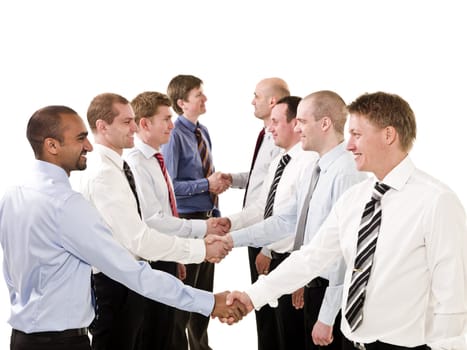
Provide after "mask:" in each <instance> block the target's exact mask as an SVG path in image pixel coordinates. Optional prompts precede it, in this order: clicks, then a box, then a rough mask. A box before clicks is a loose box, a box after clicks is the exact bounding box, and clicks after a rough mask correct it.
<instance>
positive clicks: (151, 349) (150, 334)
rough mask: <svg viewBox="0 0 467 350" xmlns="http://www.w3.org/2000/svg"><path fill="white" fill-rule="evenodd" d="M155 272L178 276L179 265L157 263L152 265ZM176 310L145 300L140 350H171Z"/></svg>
mask: <svg viewBox="0 0 467 350" xmlns="http://www.w3.org/2000/svg"><path fill="white" fill-rule="evenodd" d="M150 265H151V267H152V268H153V269H155V270H160V271H165V272H167V273H170V274H171V275H173V276H176V275H177V263H174V262H166V261H155V262H151V263H150ZM175 310H176V309H175V308H173V307H170V306H168V305H165V304H162V303H159V302H157V301H154V300H152V299H148V298H144V320H143V325H142V327H141V332H140V334H139V337H138V341H137V346H136V349H138V350H166V349H170V346H171V342H172V334H173V328H174V323H175Z"/></svg>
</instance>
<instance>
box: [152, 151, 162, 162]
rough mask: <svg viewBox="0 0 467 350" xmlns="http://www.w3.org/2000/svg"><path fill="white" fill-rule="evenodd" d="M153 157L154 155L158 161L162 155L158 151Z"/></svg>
mask: <svg viewBox="0 0 467 350" xmlns="http://www.w3.org/2000/svg"><path fill="white" fill-rule="evenodd" d="M154 157H156V158H157V160H158V161H163V160H164V157H163V156H162V154H161V153H160V152H157V153H156V154H154Z"/></svg>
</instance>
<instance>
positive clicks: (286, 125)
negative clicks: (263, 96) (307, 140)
mask: <svg viewBox="0 0 467 350" xmlns="http://www.w3.org/2000/svg"><path fill="white" fill-rule="evenodd" d="M295 125H296V122H295V119H293V120H291V121H290V122H288V121H287V104H285V103H279V104H277V105H275V106H274V107H273V109H272V112H271V123H270V124H269V131H270V132H271V134H272V137H273V138H274V143H275V144H276V146H279V147H282V148H284V149H285V150H289V149H290V148H291V147H292V146H293V145H295V144H296V141H297V134H296V133H295V131H294V128H295Z"/></svg>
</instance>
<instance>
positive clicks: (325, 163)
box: [318, 142, 347, 173]
mask: <svg viewBox="0 0 467 350" xmlns="http://www.w3.org/2000/svg"><path fill="white" fill-rule="evenodd" d="M345 152H347V151H346V150H345V142H341V143H339V144H338V145H337V146H335V147H334V148H333V149H331V150H330V151H329V152H327V153H325V154H324V155H323V156H322V157H321V158H320V159H319V160H318V165H319V167H320V169H321V172H323V173H325V172H326V171H327V170H328V168H329V167H330V166H331V165H332V163H334V161H335V160H336V159H338V158H339V157H340V156H341V155H343V154H344V153H345Z"/></svg>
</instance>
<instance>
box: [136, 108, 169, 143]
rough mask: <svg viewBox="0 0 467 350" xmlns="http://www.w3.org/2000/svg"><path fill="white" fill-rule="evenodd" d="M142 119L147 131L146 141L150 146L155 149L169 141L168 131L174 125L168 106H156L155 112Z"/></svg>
mask: <svg viewBox="0 0 467 350" xmlns="http://www.w3.org/2000/svg"><path fill="white" fill-rule="evenodd" d="M144 119H145V123H146V127H147V131H148V142H149V143H150V144H151V146H153V147H154V148H156V149H157V148H159V147H160V146H161V145H163V144H166V143H167V142H169V138H170V133H171V131H172V129H173V127H174V124H173V122H172V113H171V112H170V107H169V106H162V105H161V106H159V107H157V112H156V114H154V115H153V116H152V117H149V118H144ZM140 125H141V122H140Z"/></svg>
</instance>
